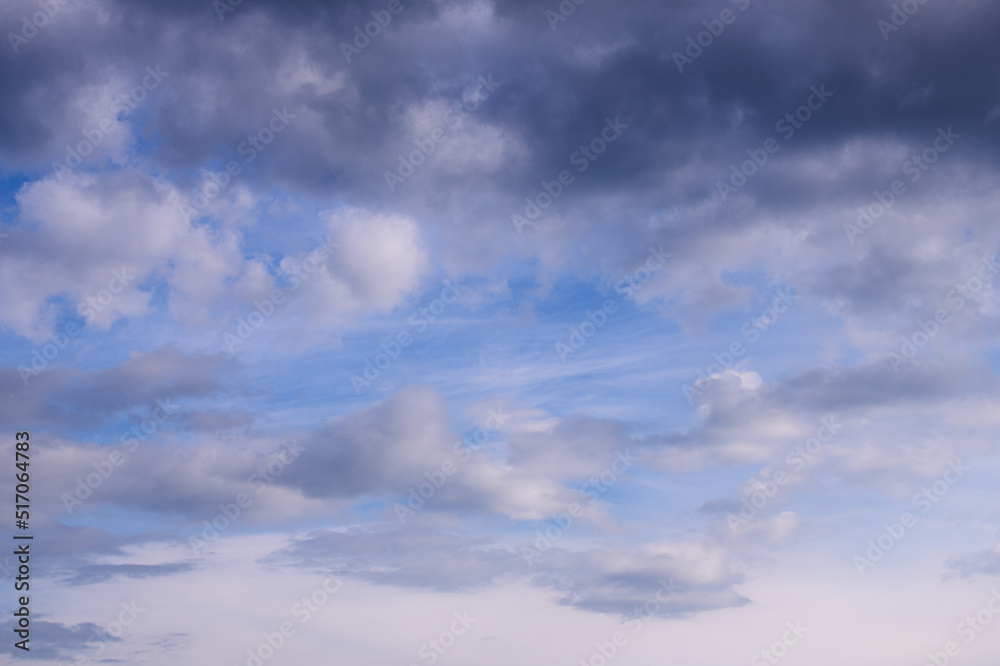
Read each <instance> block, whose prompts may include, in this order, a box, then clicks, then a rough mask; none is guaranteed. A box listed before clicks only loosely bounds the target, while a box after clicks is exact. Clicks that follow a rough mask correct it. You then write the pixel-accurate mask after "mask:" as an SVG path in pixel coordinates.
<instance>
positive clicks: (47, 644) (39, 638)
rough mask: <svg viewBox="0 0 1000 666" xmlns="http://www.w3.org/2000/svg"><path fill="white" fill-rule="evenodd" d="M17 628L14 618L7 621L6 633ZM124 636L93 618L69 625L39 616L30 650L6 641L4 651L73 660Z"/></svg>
mask: <svg viewBox="0 0 1000 666" xmlns="http://www.w3.org/2000/svg"><path fill="white" fill-rule="evenodd" d="M13 628H14V622H6V623H5V627H4V629H5V631H4V633H5V634H6V633H8V630H13ZM120 640H121V639H120V638H115V637H114V636H112V635H111V634H109V633H108V631H107V630H106V629H104V628H102V627H99V626H98V625H96V624H94V623H92V622H83V623H81V624H74V625H66V624H62V623H61V622H49V621H47V620H37V619H36V620H34V621H33V622H32V623H31V642H30V643H29V645H30V648H31V649H30V650H28V651H27V652H25V651H23V650H20V649H17V648H15V647H14V646H13V641H4V643H3V647H0V651H3V652H5V653H8V654H10V655H11V656H13V657H17V658H18V659H38V660H42V659H45V660H73V659H75V658H76V656H77V654H79V653H80V652H83V651H84V650H88V649H89V648H92V647H94V646H95V645H97V644H100V643H110V642H115V641H120Z"/></svg>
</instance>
